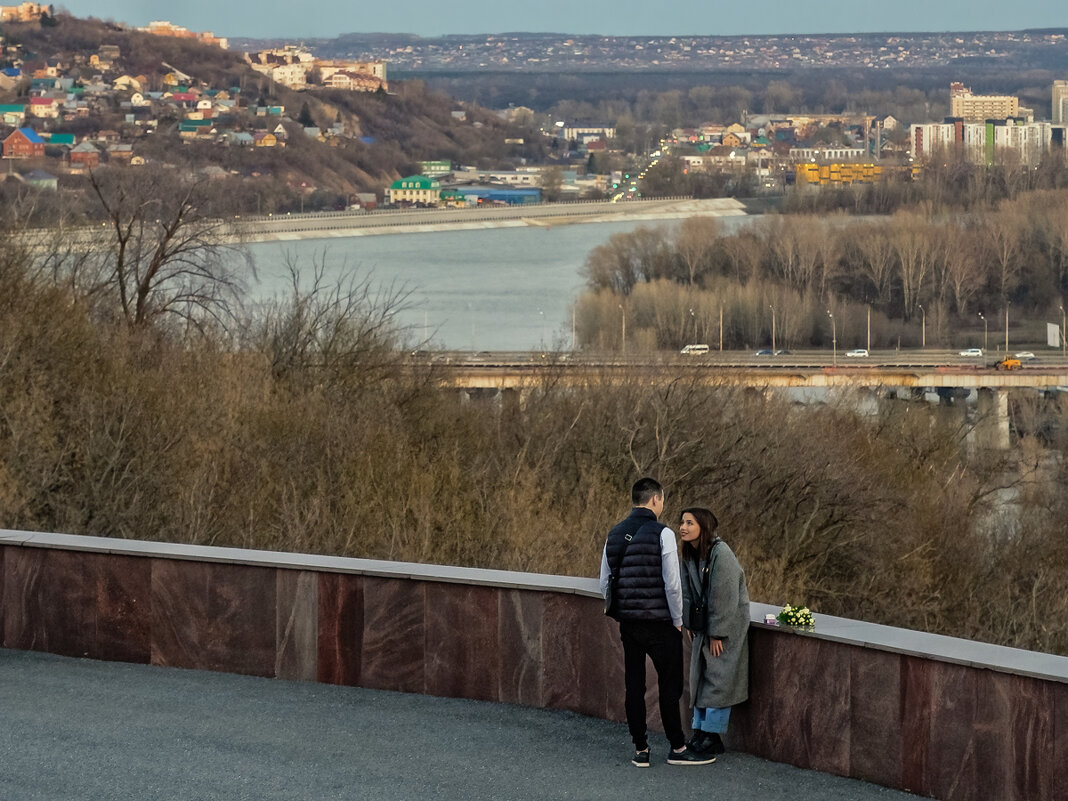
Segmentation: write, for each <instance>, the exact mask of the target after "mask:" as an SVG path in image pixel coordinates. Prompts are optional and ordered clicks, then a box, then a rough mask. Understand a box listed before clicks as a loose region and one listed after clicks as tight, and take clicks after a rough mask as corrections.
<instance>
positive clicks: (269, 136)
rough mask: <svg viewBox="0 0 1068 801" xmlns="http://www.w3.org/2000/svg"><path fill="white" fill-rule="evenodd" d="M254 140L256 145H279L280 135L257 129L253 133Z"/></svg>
mask: <svg viewBox="0 0 1068 801" xmlns="http://www.w3.org/2000/svg"><path fill="white" fill-rule="evenodd" d="M252 142H253V144H254V145H255V146H256V147H278V137H276V136H275V135H274V134H273V133H271V132H270V131H256V132H255V133H253V134H252ZM283 146H284V144H283Z"/></svg>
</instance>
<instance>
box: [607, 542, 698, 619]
mask: <svg viewBox="0 0 1068 801" xmlns="http://www.w3.org/2000/svg"><path fill="white" fill-rule="evenodd" d="M607 546H608V543H607V542H606V543H605V549H604V550H602V551H601V595H602V596H604V594H605V593H606V592H608V577H609V576H610V575H612V571H611V569H610V568H609V567H608V551H607ZM660 571H661V575H662V576H663V578H664V594H665V595H667V604H668V611H669V612H670V613H671V622H672V623H673V624H674V625H676V626H681V625H682V580H681V579H680V574H679V546H678V543H676V541H675V532H674V531H672V530H671V529H670V528H668V527H667V526H664V530H663V531H661V532H660Z"/></svg>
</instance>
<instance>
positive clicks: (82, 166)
mask: <svg viewBox="0 0 1068 801" xmlns="http://www.w3.org/2000/svg"><path fill="white" fill-rule="evenodd" d="M67 160H68V162H69V163H70V167H71V170H73V171H80V170H95V169H96V168H97V167H99V166H100V151H99V150H97V147H96V145H94V144H93V143H92V142H88V141H86V142H82V143H81V144H79V145H77V146H76V147H73V148H71V151H70V153H69V154H68V155H67Z"/></svg>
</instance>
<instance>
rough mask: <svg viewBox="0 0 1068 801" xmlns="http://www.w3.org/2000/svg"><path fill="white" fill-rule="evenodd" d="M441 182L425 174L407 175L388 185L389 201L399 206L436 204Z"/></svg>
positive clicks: (438, 198)
mask: <svg viewBox="0 0 1068 801" xmlns="http://www.w3.org/2000/svg"><path fill="white" fill-rule="evenodd" d="M440 192H441V184H439V183H438V182H437V181H436V180H435V179H433V178H428V177H427V176H425V175H409V176H408V177H407V178H400V179H398V180H396V181H394V182H393V183H392V184H390V185H389V202H390V203H395V204H397V205H399V206H413V205H422V206H436V205H438V202H439V200H440Z"/></svg>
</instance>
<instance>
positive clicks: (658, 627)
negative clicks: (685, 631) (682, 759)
mask: <svg viewBox="0 0 1068 801" xmlns="http://www.w3.org/2000/svg"><path fill="white" fill-rule="evenodd" d="M619 638H620V639H621V640H622V641H623V673H624V681H625V682H626V686H627V695H626V710H627V725H628V726H629V727H630V738H631V739H632V740H633V741H634V747H635V748H636V749H637V750H638V751H644V750H645V749H646V748H648V747H649V740H648V738H647V736H646V720H645V716H646V708H645V657H646V656H648V657H649V658H650V659H652V661H653V668H654V669H655V670H656V679H657V685H658V689H659V697H660V720H661V721H663V724H664V733H665V734H666V735H667V738H668V742H670V743H671V747H672V748H682V746H683V745H685V744H686V735H685V734H683V731H682V716H681V714H680V712H679V702H680V700H681V699H682V632H680V631H679V630H678V629H676V628H675V627H674V626H673V625H671V623H669V622H667V621H644V620H641V621H620V624H619Z"/></svg>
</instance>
